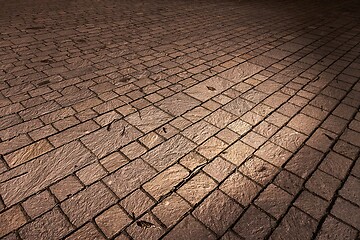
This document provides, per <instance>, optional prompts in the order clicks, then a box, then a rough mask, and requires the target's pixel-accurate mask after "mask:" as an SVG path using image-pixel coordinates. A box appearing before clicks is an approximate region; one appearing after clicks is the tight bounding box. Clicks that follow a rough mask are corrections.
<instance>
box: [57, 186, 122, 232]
mask: <svg viewBox="0 0 360 240" xmlns="http://www.w3.org/2000/svg"><path fill="white" fill-rule="evenodd" d="M115 202H116V198H115V197H114V195H113V194H112V193H111V192H110V191H109V189H108V188H106V187H105V185H104V184H102V183H100V182H98V183H95V184H94V185H91V186H90V187H89V188H86V189H85V190H83V191H81V192H79V193H77V194H76V195H74V196H72V197H70V198H69V199H67V200H65V201H64V202H62V203H61V205H60V206H61V209H62V210H63V211H64V212H65V214H66V215H67V216H68V217H69V220H70V221H71V223H72V224H74V225H75V226H77V227H78V226H81V225H82V224H83V223H85V222H87V221H88V220H90V219H92V218H93V217H95V216H96V215H97V214H98V213H100V212H101V211H103V210H105V209H106V208H107V207H109V206H111V205H112V204H113V203H115Z"/></svg>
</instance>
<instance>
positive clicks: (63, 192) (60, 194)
mask: <svg viewBox="0 0 360 240" xmlns="http://www.w3.org/2000/svg"><path fill="white" fill-rule="evenodd" d="M82 187H83V186H82V185H81V183H80V181H79V180H78V179H77V178H76V177H74V176H73V175H70V176H68V177H66V178H64V179H62V180H61V181H59V182H57V183H55V184H54V185H52V186H51V187H50V191H51V192H52V193H53V194H54V195H55V197H56V198H57V199H58V200H59V201H63V200H64V199H66V198H68V197H71V196H72V195H74V194H75V193H77V192H78V191H80V190H81V189H82Z"/></svg>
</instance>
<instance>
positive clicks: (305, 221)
mask: <svg viewBox="0 0 360 240" xmlns="http://www.w3.org/2000/svg"><path fill="white" fill-rule="evenodd" d="M315 229H316V221H315V220H313V219H312V218H310V217H309V216H307V215H306V214H305V213H303V212H301V211H300V210H297V209H296V208H291V209H290V210H289V212H288V213H287V214H286V215H285V217H284V218H283V220H282V221H281V223H280V225H279V227H278V228H276V229H275V231H274V232H273V234H272V235H271V236H270V239H274V240H275V239H289V238H293V237H294V236H297V237H299V236H301V238H302V239H310V238H311V237H312V235H313V234H314V232H315Z"/></svg>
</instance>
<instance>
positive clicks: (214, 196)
mask: <svg viewBox="0 0 360 240" xmlns="http://www.w3.org/2000/svg"><path fill="white" fill-rule="evenodd" d="M241 212H242V208H241V207H240V205H238V204H237V203H236V202H235V201H234V200H232V199H231V198H229V197H228V196H226V195H225V194H224V193H222V192H221V191H218V190H216V191H214V192H213V193H211V195H210V196H209V197H207V198H206V199H205V201H204V202H202V203H201V204H200V206H199V207H198V208H196V210H195V211H194V212H193V215H194V216H195V217H196V218H197V219H199V220H200V221H201V222H203V223H204V224H205V225H206V226H208V227H209V228H210V229H211V230H213V231H214V232H215V233H216V234H218V235H222V234H223V233H225V231H226V230H227V229H228V228H229V227H230V225H232V224H233V223H234V222H235V220H236V219H237V218H238V217H239V215H240V213H241Z"/></svg>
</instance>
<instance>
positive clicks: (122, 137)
mask: <svg viewBox="0 0 360 240" xmlns="http://www.w3.org/2000/svg"><path fill="white" fill-rule="evenodd" d="M140 136H141V133H140V132H139V130H137V129H136V128H134V127H133V126H131V125H129V124H127V123H126V122H125V121H123V120H119V121H116V122H114V123H113V124H112V126H111V128H110V129H109V130H107V128H101V129H99V130H97V131H95V132H93V133H91V134H89V135H86V136H85V137H83V138H81V141H82V142H83V143H84V144H85V146H86V147H87V148H89V149H90V150H91V151H92V152H93V153H94V154H95V155H96V156H97V157H98V158H101V157H104V156H106V155H107V154H109V153H111V152H114V151H116V150H117V149H119V148H120V147H123V146H124V145H126V144H128V143H129V142H131V141H133V140H135V139H136V138H138V137H140Z"/></svg>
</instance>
